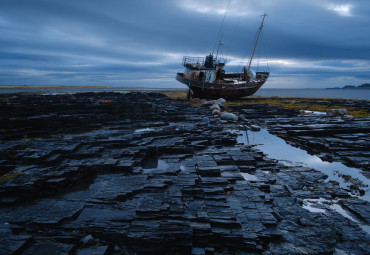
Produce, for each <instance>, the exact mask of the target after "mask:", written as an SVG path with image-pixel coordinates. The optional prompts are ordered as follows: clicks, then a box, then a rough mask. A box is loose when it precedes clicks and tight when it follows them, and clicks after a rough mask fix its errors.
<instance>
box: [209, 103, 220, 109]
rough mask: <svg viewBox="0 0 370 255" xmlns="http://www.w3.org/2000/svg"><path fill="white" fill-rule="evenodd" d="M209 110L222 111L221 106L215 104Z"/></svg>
mask: <svg viewBox="0 0 370 255" xmlns="http://www.w3.org/2000/svg"><path fill="white" fill-rule="evenodd" d="M209 109H210V110H211V111H212V110H219V111H220V110H221V108H220V106H219V105H218V104H213V105H212V106H210V107H209Z"/></svg>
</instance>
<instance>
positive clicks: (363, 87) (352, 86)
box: [326, 83, 370, 89]
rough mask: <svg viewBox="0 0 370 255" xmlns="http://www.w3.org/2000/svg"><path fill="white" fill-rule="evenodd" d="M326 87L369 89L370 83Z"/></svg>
mask: <svg viewBox="0 0 370 255" xmlns="http://www.w3.org/2000/svg"><path fill="white" fill-rule="evenodd" d="M326 89H370V83H364V84H361V85H358V86H354V85H346V86H344V87H342V88H340V87H334V88H326Z"/></svg>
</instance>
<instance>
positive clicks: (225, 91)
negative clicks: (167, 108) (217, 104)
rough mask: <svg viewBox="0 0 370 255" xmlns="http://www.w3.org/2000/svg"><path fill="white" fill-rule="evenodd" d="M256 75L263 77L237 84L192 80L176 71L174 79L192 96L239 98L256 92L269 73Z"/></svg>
mask: <svg viewBox="0 0 370 255" xmlns="http://www.w3.org/2000/svg"><path fill="white" fill-rule="evenodd" d="M234 75H235V74H234ZM257 75H261V76H263V77H264V78H262V79H256V80H253V81H249V82H244V83H239V84H233V83H225V82H220V83H217V82H205V81H194V80H191V79H188V78H186V76H185V75H184V73H177V75H176V80H177V81H179V82H181V83H183V84H185V85H186V86H188V87H189V89H190V93H191V96H192V97H193V98H208V99H217V98H220V97H223V98H239V97H246V96H251V95H253V94H254V93H256V92H257V90H258V89H259V88H261V87H262V85H263V84H264V83H265V82H266V80H267V77H268V75H269V73H268V72H260V73H257ZM226 76H227V74H225V77H226Z"/></svg>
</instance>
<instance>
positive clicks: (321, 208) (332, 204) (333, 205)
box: [302, 198, 370, 234]
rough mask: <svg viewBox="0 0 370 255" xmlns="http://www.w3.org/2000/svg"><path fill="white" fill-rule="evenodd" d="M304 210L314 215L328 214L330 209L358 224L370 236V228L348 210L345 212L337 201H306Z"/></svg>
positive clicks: (321, 199) (304, 201)
mask: <svg viewBox="0 0 370 255" xmlns="http://www.w3.org/2000/svg"><path fill="white" fill-rule="evenodd" d="M302 208H304V209H306V210H309V211H310V212H313V213H323V214H326V213H327V212H328V211H327V209H328V208H330V209H331V210H333V211H336V212H337V213H339V214H340V215H342V216H343V217H345V218H347V219H349V220H351V221H352V222H354V223H356V224H358V225H359V226H360V227H361V228H362V229H363V230H364V231H365V232H366V233H368V234H370V226H368V225H365V224H362V223H361V222H360V221H359V220H358V219H356V216H352V215H351V214H350V213H348V212H347V211H346V210H344V209H343V208H342V207H341V206H340V205H339V204H338V201H337V200H326V199H324V198H319V199H304V200H303V205H302Z"/></svg>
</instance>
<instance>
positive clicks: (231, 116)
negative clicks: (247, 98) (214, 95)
mask: <svg viewBox="0 0 370 255" xmlns="http://www.w3.org/2000/svg"><path fill="white" fill-rule="evenodd" d="M220 118H221V120H227V121H237V120H238V116H236V115H235V114H234V113H231V112H224V113H223V114H222V115H221V116H220Z"/></svg>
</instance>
